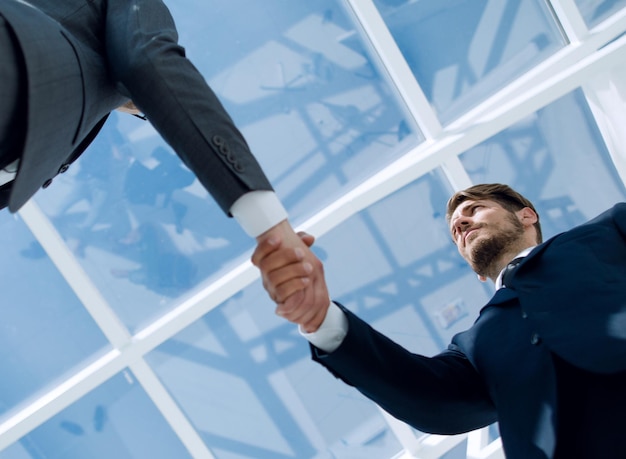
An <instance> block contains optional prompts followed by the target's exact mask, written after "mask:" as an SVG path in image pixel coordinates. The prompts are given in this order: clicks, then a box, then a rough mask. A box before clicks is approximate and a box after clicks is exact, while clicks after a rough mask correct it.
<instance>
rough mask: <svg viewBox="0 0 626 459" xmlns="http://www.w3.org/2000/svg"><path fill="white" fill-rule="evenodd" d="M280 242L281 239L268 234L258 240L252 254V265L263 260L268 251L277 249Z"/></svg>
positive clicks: (257, 264)
mask: <svg viewBox="0 0 626 459" xmlns="http://www.w3.org/2000/svg"><path fill="white" fill-rule="evenodd" d="M281 242H282V241H281V240H280V238H279V237H277V236H270V237H268V238H266V239H263V240H262V241H261V242H259V243H258V244H257V246H256V249H255V250H254V253H253V254H252V264H253V265H254V266H259V263H260V262H261V260H263V259H264V258H265V257H266V256H267V255H269V254H270V253H272V252H274V251H276V250H278V248H279V247H280V244H281Z"/></svg>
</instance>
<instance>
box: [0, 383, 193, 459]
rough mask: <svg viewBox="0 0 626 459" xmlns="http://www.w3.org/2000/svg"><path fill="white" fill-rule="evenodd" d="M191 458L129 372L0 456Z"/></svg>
mask: <svg viewBox="0 0 626 459" xmlns="http://www.w3.org/2000/svg"><path fill="white" fill-rule="evenodd" d="M144 457H145V458H150V459H172V458H177V459H178V458H180V459H185V458H191V456H190V455H189V452H188V451H187V449H186V448H185V447H184V446H183V444H182V443H181V442H180V440H179V439H178V437H177V436H176V435H175V434H174V432H173V431H172V429H171V427H170V426H169V425H168V424H167V423H166V422H165V420H164V419H163V417H162V416H161V413H159V411H158V410H157V409H156V407H155V406H154V404H153V403H152V401H151V400H150V398H148V396H147V395H146V393H145V392H144V391H143V389H142V388H141V386H139V384H137V383H136V382H135V380H134V378H133V375H132V373H131V372H130V371H124V372H123V373H122V374H120V375H117V376H115V377H113V378H112V379H110V380H109V381H107V382H106V383H104V384H103V385H101V386H99V387H98V388H96V389H94V390H93V391H92V392H90V393H88V394H87V395H85V396H84V397H83V398H81V399H80V400H78V401H77V402H75V403H74V404H72V405H71V406H69V407H68V408H66V409H65V410H63V411H62V412H60V413H59V414H57V415H56V416H54V417H52V418H51V419H50V420H49V421H47V422H46V423H44V424H43V425H41V426H40V427H38V428H36V429H35V430H33V431H32V432H31V433H30V434H28V435H26V436H25V437H23V438H22V439H21V440H20V441H19V442H16V443H14V444H13V445H12V446H11V447H9V448H7V449H6V450H4V451H2V452H0V458H2V459H41V458H63V459H87V458H89V459H111V458H116V459H118V458H119V459H122V458H124V459H131V458H144Z"/></svg>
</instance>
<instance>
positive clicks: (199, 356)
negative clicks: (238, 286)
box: [147, 282, 401, 459]
mask: <svg viewBox="0 0 626 459" xmlns="http://www.w3.org/2000/svg"><path fill="white" fill-rule="evenodd" d="M273 309H274V305H273V304H272V303H271V301H270V300H269V299H268V298H267V294H266V293H265V291H264V290H263V289H262V287H261V285H260V283H258V282H257V283H256V284H254V285H252V286H250V287H249V288H247V289H245V290H243V291H242V292H241V293H240V294H238V295H236V296H235V297H234V298H232V299H230V300H229V301H227V302H226V303H225V304H224V305H222V306H220V308H218V309H215V310H213V311H211V312H210V313H209V314H207V315H206V316H205V317H204V318H202V319H201V320H199V321H197V322H196V323H194V324H193V325H191V326H189V327H187V329H186V330H184V331H182V332H181V333H179V334H178V335H177V336H174V337H173V338H172V339H170V340H168V341H167V342H165V343H164V344H162V345H161V346H159V347H158V348H157V349H156V350H155V351H153V352H152V353H150V354H149V355H148V356H147V360H148V362H149V363H150V364H151V366H152V367H153V368H154V369H155V371H156V373H157V374H158V375H159V377H160V379H161V380H162V381H163V383H164V384H165V386H166V387H167V389H168V391H169V392H170V393H171V394H172V396H173V397H174V398H175V399H176V401H177V402H178V403H179V404H180V406H181V407H182V409H183V410H184V411H185V414H186V415H187V417H188V418H189V419H190V421H191V422H192V423H193V425H194V427H195V428H196V429H197V430H199V431H200V432H202V436H203V439H204V441H205V442H206V444H207V446H208V447H209V448H210V449H211V451H212V453H213V454H214V455H215V456H216V458H218V459H225V458H228V459H230V458H239V459H243V458H250V459H256V458H261V457H272V458H285V459H286V458H305V457H310V458H313V457H334V458H346V459H347V458H350V457H391V456H393V455H394V454H396V453H397V452H398V451H399V450H400V449H401V446H400V445H399V444H398V442H397V440H396V439H395V437H394V436H393V434H392V433H391V432H390V430H389V429H388V426H387V424H386V423H385V421H384V419H383V417H382V415H381V414H380V412H379V411H378V409H377V408H376V407H375V406H374V405H373V404H372V403H370V402H368V401H367V400H365V399H364V398H363V397H362V396H360V395H359V394H358V393H356V391H355V390H354V389H352V388H350V387H348V386H346V385H344V384H343V383H341V382H339V381H338V380H336V379H335V378H334V377H332V376H331V375H330V374H328V373H327V372H326V371H325V370H323V369H322V368H321V367H319V366H318V365H316V364H314V363H312V362H311V360H310V357H309V348H308V345H307V344H306V341H305V340H304V338H302V337H301V336H300V335H299V334H298V331H297V328H296V326H295V325H293V324H291V323H288V322H286V321H284V320H283V319H280V318H278V317H276V316H275V315H274V314H272V311H273Z"/></svg>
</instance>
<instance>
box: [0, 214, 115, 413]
mask: <svg viewBox="0 0 626 459" xmlns="http://www.w3.org/2000/svg"><path fill="white" fill-rule="evenodd" d="M0 234H2V237H1V238H0V251H1V252H2V257H1V258H0V272H1V273H2V275H0V292H1V295H2V308H0V374H2V378H0V416H1V415H6V414H7V412H10V410H11V409H13V408H15V407H16V406H17V405H19V404H21V403H24V402H26V401H28V400H29V399H30V398H31V397H34V396H36V395H38V394H39V393H40V392H41V391H43V390H47V389H50V388H51V387H50V385H51V384H54V382H55V381H59V380H60V379H61V378H63V377H66V376H67V374H69V373H70V372H73V371H76V370H77V369H78V368H80V367H82V366H84V365H86V364H87V363H89V362H91V361H92V360H94V359H95V358H96V357H98V356H99V355H100V354H102V353H104V352H105V351H106V350H108V349H109V343H108V341H107V340H106V339H105V337H104V336H103V335H102V333H101V332H100V329H99V328H98V327H97V326H96V324H95V323H94V322H93V320H92V319H91V317H90V316H89V314H88V313H87V311H86V310H85V308H84V307H83V305H82V303H81V302H80V301H79V300H78V298H76V296H75V295H74V292H72V290H71V289H70V288H69V286H68V285H67V282H66V281H65V279H63V277H62V276H61V275H60V274H59V272H58V270H57V269H56V267H55V266H54V265H53V263H52V262H51V261H50V259H49V258H48V256H47V255H46V253H45V251H44V249H43V248H42V246H41V245H39V243H37V242H36V241H35V240H34V239H33V236H32V234H31V233H30V231H28V229H27V228H26V226H25V225H24V224H23V222H22V221H21V219H19V218H16V217H14V216H12V215H11V214H9V212H8V211H4V212H0Z"/></svg>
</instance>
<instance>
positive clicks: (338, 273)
mask: <svg viewBox="0 0 626 459" xmlns="http://www.w3.org/2000/svg"><path fill="white" fill-rule="evenodd" d="M441 175H442V174H440V173H439V172H433V173H431V174H428V175H427V176H425V177H424V178H422V179H420V180H418V181H416V182H415V183H413V184H411V185H409V186H407V187H405V188H404V189H402V190H400V191H398V192H397V193H395V194H394V195H392V196H390V197H388V198H386V199H385V200H383V201H381V202H380V203H378V204H375V205H374V206H372V208H370V209H369V210H366V211H363V212H361V213H359V214H358V215H356V216H354V217H352V218H350V219H349V220H347V221H346V222H344V223H343V224H341V225H340V226H339V227H337V228H335V229H334V230H332V231H331V232H330V233H328V234H326V235H324V236H322V237H321V238H320V239H319V240H318V241H316V244H315V247H314V250H315V251H316V253H317V255H318V256H319V257H320V258H321V259H322V260H323V261H324V263H325V270H326V275H327V276H326V277H327V279H328V281H329V286H330V292H331V295H332V297H333V298H335V299H337V300H339V301H341V302H343V303H344V304H345V305H346V306H347V307H349V308H350V309H352V310H354V311H355V312H357V314H359V315H360V316H361V317H363V318H364V319H365V320H367V321H369V322H370V323H371V324H372V325H374V326H375V327H376V328H378V329H380V330H381V331H383V332H385V333H387V334H388V336H390V337H391V338H392V339H394V340H396V341H398V342H399V343H401V344H403V345H405V346H406V347H407V348H409V349H410V350H413V351H415V352H419V353H423V354H427V355H432V354H435V353H437V352H439V351H440V350H441V349H443V348H445V347H446V346H447V344H448V342H449V340H450V338H451V337H452V336H453V335H454V334H455V333H457V332H459V331H461V330H463V329H465V328H467V327H469V326H470V325H471V324H472V322H473V321H474V320H475V318H476V315H477V312H478V309H479V308H480V307H481V306H482V305H483V304H484V303H485V302H486V301H487V300H488V299H489V297H490V294H491V291H490V290H489V289H490V286H488V285H486V284H482V283H480V282H478V281H477V279H476V275H475V274H474V273H473V272H472V271H471V270H470V269H469V268H468V267H467V265H466V264H465V262H464V261H463V260H462V259H461V257H460V256H459V254H458V253H457V251H456V248H455V246H454V244H453V243H452V241H451V239H450V237H449V235H448V231H447V228H446V224H445V221H444V207H445V203H446V201H447V198H448V196H449V194H451V190H450V189H449V187H448V185H447V184H446V183H445V182H444V181H442V180H441V178H440V177H441ZM363 248H367V250H364V249H363ZM273 309H274V305H273V304H272V303H271V302H270V301H269V299H267V296H266V294H265V293H264V291H262V287H261V286H260V285H259V283H258V282H257V283H256V284H254V285H252V286H251V287H249V288H247V289H245V290H244V291H243V292H241V294H239V295H237V296H236V297H235V298H232V299H231V300H229V301H228V302H226V303H225V304H224V305H223V306H221V307H220V308H218V309H216V310H214V311H212V312H211V313H209V314H207V316H206V317H205V318H204V319H203V320H202V321H200V322H198V323H196V324H194V325H192V326H190V327H188V328H187V329H186V330H185V331H183V332H182V333H180V334H179V335H178V336H176V337H174V338H173V339H171V340H169V341H168V342H166V343H164V344H163V345H162V346H160V347H159V348H157V349H156V350H155V351H154V352H152V353H151V355H150V356H149V359H148V360H149V362H150V363H151V365H152V366H153V368H155V370H156V372H157V373H158V374H159V376H160V378H161V379H162V381H164V383H165V385H166V386H167V388H168V390H169V392H170V393H171V394H173V396H174V397H175V398H176V400H177V401H178V403H179V404H180V405H181V406H182V407H183V409H184V410H185V413H186V414H187V416H188V417H189V418H190V419H191V420H192V422H193V423H194V425H195V427H196V428H197V429H199V430H200V431H202V432H204V435H205V438H206V442H207V445H208V446H209V447H210V448H211V449H212V451H213V452H214V453H215V454H216V455H217V457H218V458H220V459H221V458H230V457H237V458H244V457H245V458H256V457H277V458H279V457H284V458H292V457H298V458H300V457H302V458H304V457H324V458H325V457H329V458H330V457H336V458H352V457H381V458H382V457H393V456H394V455H395V454H397V453H398V452H399V451H400V450H401V446H400V445H399V444H398V443H397V441H396V440H395V439H394V437H393V435H392V434H391V433H390V431H389V430H388V428H387V426H386V425H385V423H384V421H383V419H382V418H381V415H380V413H379V411H378V409H377V408H376V407H375V405H374V404H373V403H371V402H370V401H369V400H367V399H366V398H365V397H364V396H363V395H361V394H359V393H358V392H356V391H355V390H354V389H353V388H350V387H349V386H347V385H345V384H344V383H342V382H340V381H339V380H337V379H336V378H335V377H333V376H332V375H331V374H330V373H328V372H327V371H326V370H325V369H323V368H322V367H320V366H319V365H318V364H316V363H313V362H312V361H311V360H310V354H309V348H308V345H307V343H306V341H305V340H304V338H302V337H301V336H300V335H299V333H298V331H297V329H296V326H295V325H293V324H291V323H288V322H285V321H284V320H282V319H280V318H277V317H275V316H274V315H273V314H272V311H273ZM207 413H211V414H210V415H207Z"/></svg>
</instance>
